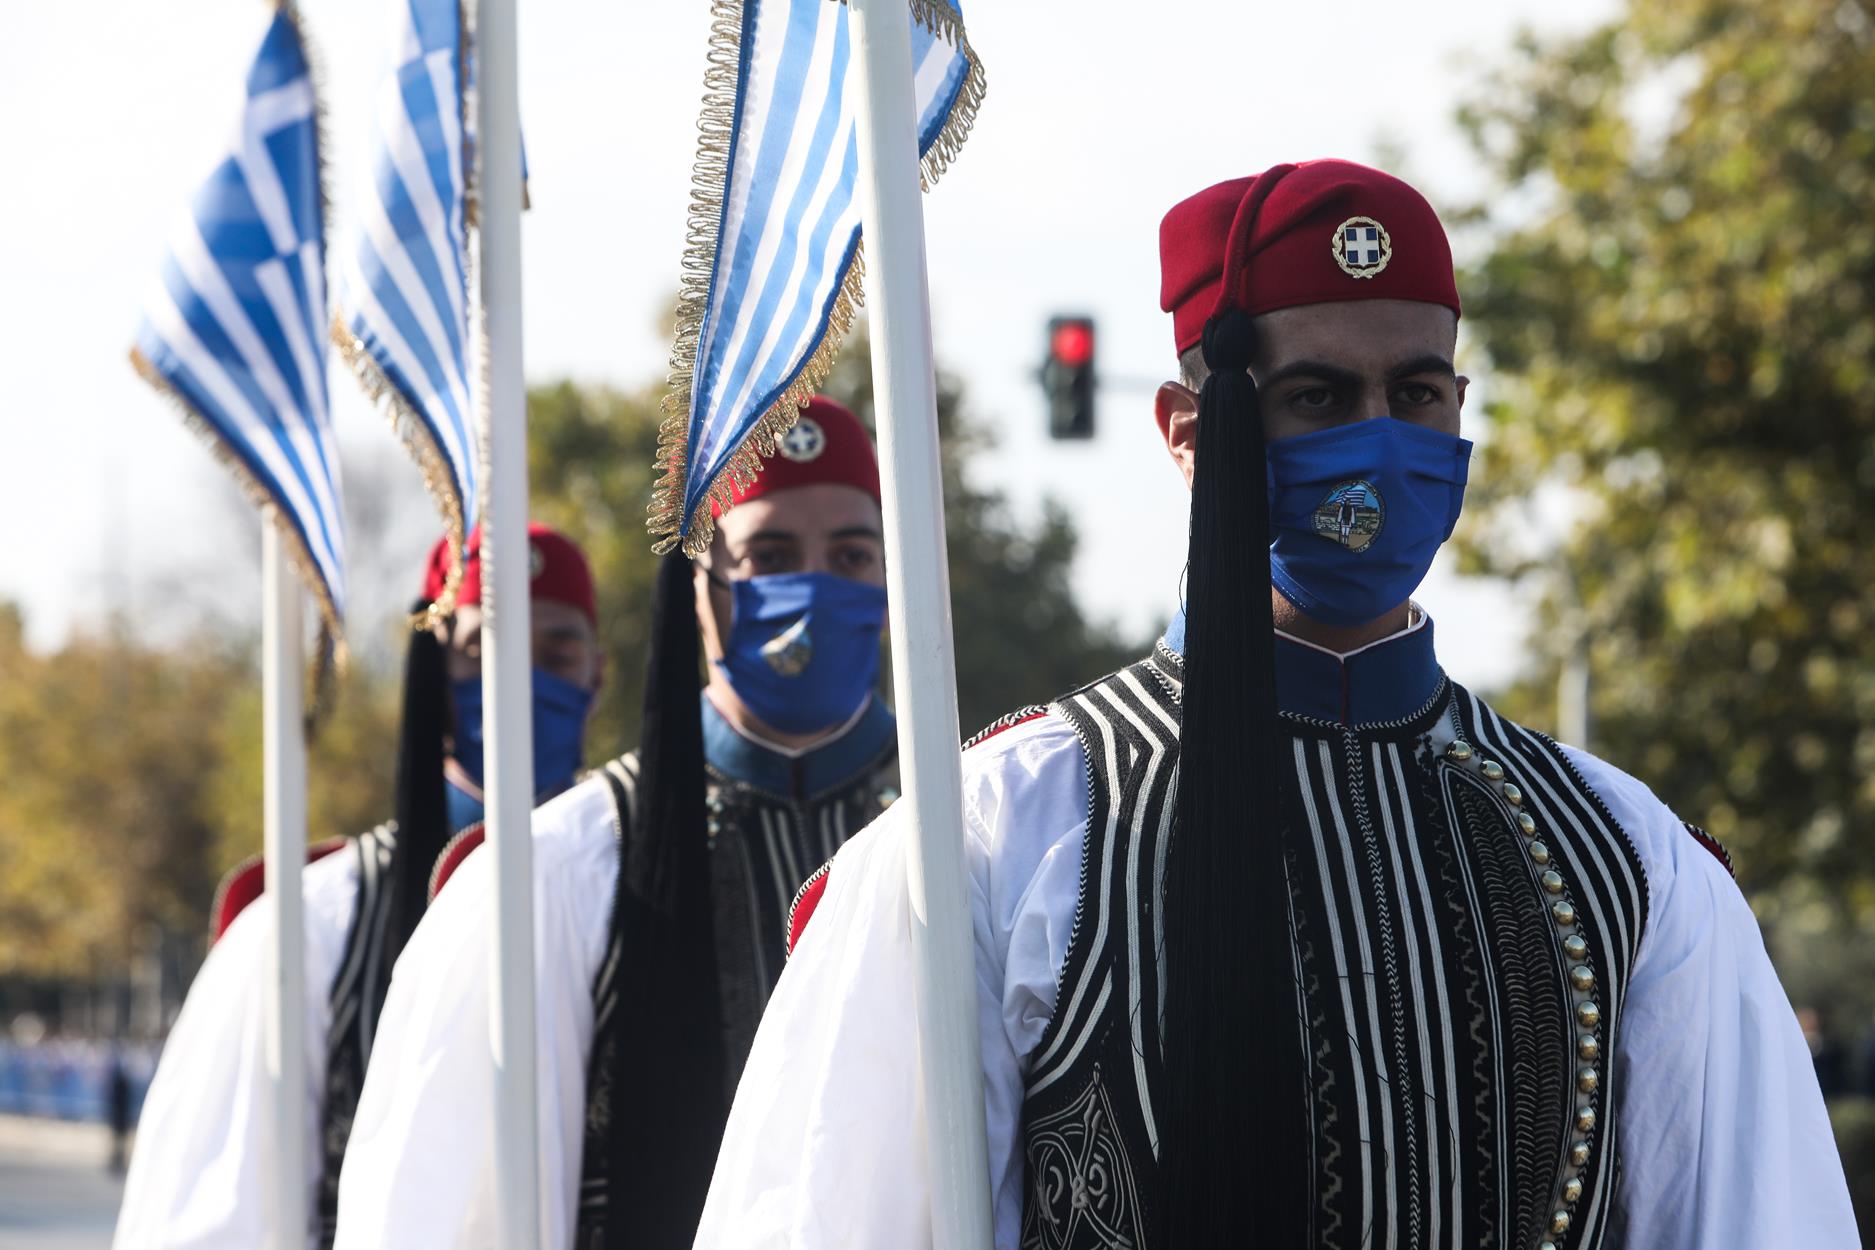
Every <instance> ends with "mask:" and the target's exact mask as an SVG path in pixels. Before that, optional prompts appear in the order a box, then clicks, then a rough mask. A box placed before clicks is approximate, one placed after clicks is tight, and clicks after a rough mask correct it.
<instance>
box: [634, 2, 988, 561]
mask: <svg viewBox="0 0 1875 1250" xmlns="http://www.w3.org/2000/svg"><path fill="white" fill-rule="evenodd" d="M906 7H907V9H908V11H909V13H910V21H911V24H912V64H913V70H914V73H915V75H916V88H917V104H918V117H919V131H918V140H919V153H920V155H921V156H922V157H923V164H924V181H925V185H926V186H927V187H928V186H930V184H931V183H932V182H934V181H935V180H936V179H937V177H938V175H939V174H940V173H942V172H943V170H944V168H945V167H946V166H947V165H948V164H949V163H950V160H951V158H952V157H954V156H955V155H956V153H957V150H958V148H959V147H961V146H962V144H963V141H964V138H965V136H966V135H967V134H968V133H969V129H970V125H971V122H972V121H973V120H974V119H975V116H976V111H977V107H978V105H979V104H980V103H981V101H982V98H983V87H984V80H983V67H982V65H981V64H980V63H979V62H978V60H977V57H976V54H975V53H974V52H973V51H971V48H970V45H969V42H968V41H967V40H966V39H965V38H964V28H963V14H962V11H961V10H960V9H959V7H958V5H957V3H956V0H908V2H907V5H906ZM715 14H716V20H715V27H714V30H713V33H712V35H711V40H710V54H709V66H710V68H709V70H708V72H707V73H706V74H705V79H704V81H705V97H704V104H703V121H702V131H703V136H702V141H701V145H700V151H699V155H698V158H697V165H696V176H695V179H694V184H695V187H694V190H693V191H692V194H691V205H690V231H689V240H690V246H689V248H688V250H687V252H686V254H685V257H684V273H683V278H682V284H681V286H680V289H679V303H678V314H677V338H676V342H675V344H674V346H673V347H672V349H671V386H672V392H671V397H670V399H669V400H668V401H667V413H666V417H665V421H664V425H663V428H662V430H661V434H660V439H659V447H658V463H659V465H660V467H661V468H662V469H663V472H664V476H663V477H662V478H661V479H660V481H659V482H658V487H657V494H656V497H655V499H654V501H653V503H652V507H651V531H652V533H653V534H654V535H656V536H657V538H658V539H659V540H660V541H659V544H658V545H659V549H660V550H665V549H668V548H670V547H672V546H675V545H677V544H679V543H681V544H682V545H683V547H684V548H685V550H687V551H690V552H691V553H692V554H695V553H697V552H700V551H701V550H702V549H703V548H704V547H705V546H706V545H707V544H708V543H709V539H710V532H711V518H710V502H711V499H712V498H714V499H716V500H717V501H718V502H719V503H723V504H727V503H728V501H729V497H730V490H731V483H732V482H733V483H735V484H738V485H741V484H746V483H748V482H749V481H750V480H752V479H753V478H754V476H755V474H756V473H757V471H759V470H760V468H761V458H762V457H763V456H767V455H771V454H773V451H774V446H775V441H776V439H778V438H779V437H780V436H781V435H783V434H785V433H786V432H787V430H788V428H789V427H790V426H791V425H793V424H794V419H795V416H796V414H797V413H798V412H799V411H800V407H801V405H802V404H804V403H806V402H807V400H808V398H809V397H810V396H811V395H812V394H813V392H814V390H815V388H816V387H818V386H819V385H820V383H821V382H822V381H823V380H824V379H825V378H826V376H827V371H828V370H829V369H830V368H831V367H832V364H833V355H834V352H835V351H837V350H838V348H839V345H840V341H841V339H842V338H844V337H845V335H846V332H847V329H848V328H849V326H850V324H851V322H852V318H853V313H854V310H855V309H856V308H857V307H858V305H859V302H860V273H861V269H860V220H859V203H858V199H857V186H856V184H857V179H858V172H859V138H858V134H857V131H856V111H857V104H858V86H857V82H856V80H855V79H856V68H855V67H854V65H853V63H852V62H853V52H854V49H853V44H852V36H851V32H850V27H849V22H848V12H847V7H846V5H845V4H844V3H837V2H836V0H715Z"/></svg>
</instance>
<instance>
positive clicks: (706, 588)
mask: <svg viewBox="0 0 1875 1250" xmlns="http://www.w3.org/2000/svg"><path fill="white" fill-rule="evenodd" d="M712 572H713V573H714V574H715V575H716V578H717V579H720V580H712V579H711V578H710V577H709V575H708V574H709V573H712ZM770 573H831V574H833V575H834V576H836V577H850V578H852V579H853V580H854V581H856V582H865V583H866V584H868V585H871V586H883V585H885V539H884V535H883V533H882V529H881V521H880V516H879V505H878V504H877V503H875V502H873V498H872V496H871V495H868V494H867V493H866V492H865V491H863V490H860V489H859V488H858V487H855V486H842V485H839V484H837V483H833V482H821V483H816V484H815V485H813V486H797V487H794V488H793V489H791V490H782V491H776V492H775V493H774V494H772V495H764V496H762V497H761V498H760V499H751V500H749V501H748V502H747V503H740V504H737V505H736V506H735V507H734V508H731V509H730V510H729V511H728V512H725V513H724V514H723V515H722V517H721V518H719V519H718V520H717V522H716V536H715V538H714V539H713V540H711V543H710V553H709V557H708V571H707V572H706V570H705V568H704V567H702V566H701V565H700V566H699V567H698V569H697V577H696V584H697V597H698V603H697V607H698V609H699V610H698V613H697V616H698V619H699V620H701V621H702V622H703V634H704V645H705V647H706V649H707V652H708V655H709V657H710V658H711V659H721V658H722V656H723V643H724V641H725V640H726V639H727V638H728V636H729V628H730V625H731V622H732V617H733V606H734V596H733V595H732V594H731V592H730V590H729V589H728V588H727V587H726V586H724V585H722V584H721V583H722V582H737V581H742V580H743V579H745V578H750V577H761V576H764V575H766V574H770Z"/></svg>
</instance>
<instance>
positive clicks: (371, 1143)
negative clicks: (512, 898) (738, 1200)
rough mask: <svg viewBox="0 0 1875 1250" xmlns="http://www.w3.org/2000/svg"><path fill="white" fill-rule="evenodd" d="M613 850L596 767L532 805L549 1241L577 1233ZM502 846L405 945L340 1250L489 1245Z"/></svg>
mask: <svg viewBox="0 0 1875 1250" xmlns="http://www.w3.org/2000/svg"><path fill="white" fill-rule="evenodd" d="M617 873H618V856H617V846H616V840H615V836H614V826H613V809H612V798H611V793H610V791H609V790H608V789H607V787H606V784H605V782H604V781H603V780H602V779H597V778H595V779H594V780H592V781H588V782H586V783H583V784H582V785H580V786H577V787H575V788H574V789H573V790H571V791H568V792H567V793H566V794H564V795H562V796H560V797H559V798H557V799H555V800H554V801H553V802H551V803H549V804H547V805H546V806H544V807H542V808H541V809H540V810H539V811H537V812H536V813H535V814H534V976H535V982H534V995H535V1046H536V1050H535V1055H536V1059H537V1063H538V1065H539V1066H538V1071H537V1077H536V1087H537V1101H536V1105H537V1108H538V1115H539V1133H540V1150H539V1164H538V1166H539V1177H540V1195H541V1200H540V1245H541V1246H542V1247H544V1248H548V1250H564V1247H566V1246H568V1245H570V1244H571V1241H572V1236H573V1226H574V1218H575V1214H576V1211H577V1207H578V1201H579V1170H580V1149H581V1145H582V1134H583V1132H584V1126H585V1119H586V1060H587V1056H588V1054H589V1052H590V1051H591V1048H592V982H593V976H594V974H595V973H596V971H597V969H598V966H599V961H600V959H601V958H602V957H603V954H604V948H605V941H606V931H607V924H608V922H609V920H610V916H611V903H612V886H613V882H614V881H615V880H616V879H617ZM494 909H495V857H494V854H493V852H492V851H490V850H488V849H487V848H482V849H480V850H477V851H476V852H475V853H474V854H472V855H470V856H469V858H468V859H467V860H466V861H465V862H464V863H463V865H462V866H461V867H460V868H459V869H458V870H457V871H456V873H455V875H454V876H452V877H451V878H450V880H449V883H448V885H447V886H446V887H445V888H444V890H443V892H442V893H441V894H440V895H438V897H437V899H436V902H435V903H434V904H432V905H431V907H430V909H429V910H428V911H427V912H426V913H425V914H424V917H423V920H422V922H421V923H420V924H419V925H418V926H417V930H416V932H415V933H414V934H412V935H411V938H410V941H409V943H408V944H407V945H406V946H405V947H404V952H403V955H402V956H401V957H400V958H399V959H398V961H397V967H396V970H395V971H394V972H393V974H392V977H391V987H390V993H389V994H388V995H387V996H386V998H385V1002H384V1014H383V1016H382V1018H381V1019H380V1021H379V1023H378V1032H377V1037H376V1040H375V1041H374V1042H373V1043H372V1051H371V1062H370V1065H369V1067H368V1068H367V1070H366V1073H365V1086H364V1090H363V1091H362V1093H361V1094H360V1097H359V1103H358V1114H357V1118H356V1119H355V1120H354V1121H353V1124H352V1135H351V1140H350V1142H349V1143H348V1144H347V1146H346V1150H345V1163H344V1167H343V1168H342V1170H341V1171H340V1174H339V1221H338V1238H337V1241H336V1243H335V1244H336V1246H337V1248H338V1250H408V1248H409V1247H413V1246H421V1247H424V1250H455V1248H465V1250H466V1248H468V1247H475V1248H477V1250H487V1248H489V1247H493V1246H494V1245H495V1244H496V1226H495V1210H494V1195H495V1189H496V1176H495V1150H494V1132H495V1126H494V1115H495V1105H494V1103H495V1075H494V1065H493V1061H492V1059H491V1057H490V1053H489V1041H488V1037H489V1010H490V1006H489V1004H490V1001H491V998H492V994H491V992H490V978H489V962H490V954H489V945H488V944H489V932H490V929H491V928H492V926H493V924H494Z"/></svg>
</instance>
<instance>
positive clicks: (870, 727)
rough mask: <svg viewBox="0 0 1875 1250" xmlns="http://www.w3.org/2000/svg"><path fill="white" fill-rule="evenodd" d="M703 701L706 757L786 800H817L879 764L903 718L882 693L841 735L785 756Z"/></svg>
mask: <svg viewBox="0 0 1875 1250" xmlns="http://www.w3.org/2000/svg"><path fill="white" fill-rule="evenodd" d="M699 697H701V698H702V699H703V758H704V759H705V760H706V761H708V763H709V765H710V767H711V768H713V769H715V770H716V771H717V772H719V773H722V774H723V775H724V776H726V777H728V778H730V779H731V780H734V781H740V782H744V783H746V784H748V785H751V786H754V787H755V788H756V789H758V790H766V791H768V792H769V793H770V794H776V795H780V796H781V797H783V798H793V799H812V798H818V797H819V796H821V795H823V794H826V793H827V792H828V791H830V790H837V789H839V788H840V787H842V786H845V785H847V784H848V783H850V782H852V781H854V780H856V779H857V778H858V777H860V776H861V775H862V774H864V773H866V772H867V771H869V770H871V769H873V768H876V767H877V766H878V764H879V761H880V759H881V758H882V757H884V756H885V755H886V754H888V753H889V752H890V751H891V749H892V748H893V747H894V746H896V745H897V742H898V720H897V718H896V717H894V716H893V715H892V710H891V709H890V708H888V707H886V705H885V703H884V702H883V701H882V700H881V699H880V698H879V697H878V696H877V695H871V696H868V698H867V700H866V710H865V711H863V712H861V713H860V715H859V719H858V720H856V721H854V722H853V724H852V725H851V726H850V727H849V728H847V729H846V730H845V731H843V732H842V733H841V734H840V735H839V736H837V737H835V738H832V739H830V740H829V741H826V742H823V743H821V744H820V745H819V746H816V747H810V748H809V749H808V750H806V751H804V752H803V753H801V754H800V755H784V754H782V753H781V752H780V751H777V750H775V749H774V748H773V747H769V746H765V745H763V744H762V743H760V742H757V741H755V740H754V739H752V738H748V737H745V736H744V735H742V734H741V733H739V732H738V731H737V730H736V728H735V727H734V726H732V725H731V724H730V723H729V722H728V721H727V720H725V719H723V714H722V713H721V712H719V711H717V710H716V705H715V704H713V703H711V702H710V701H709V698H708V697H707V696H699Z"/></svg>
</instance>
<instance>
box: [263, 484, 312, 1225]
mask: <svg viewBox="0 0 1875 1250" xmlns="http://www.w3.org/2000/svg"><path fill="white" fill-rule="evenodd" d="M277 522H278V517H277V514H276V509H275V508H274V507H273V506H272V505H269V506H267V507H265V508H263V509H261V518H260V530H261V585H262V590H261V594H262V601H261V651H262V655H261V699H262V705H263V713H262V716H263V720H264V722H265V735H264V738H263V746H262V752H263V758H264V763H263V765H262V769H263V782H262V786H263V794H264V796H265V797H264V800H263V803H264V817H263V821H264V823H263V828H264V830H265V832H264V835H263V837H264V846H263V857H264V860H265V865H266V866H265V873H266V877H265V880H266V892H267V896H268V897H269V898H270V899H272V900H273V908H274V939H273V947H272V949H271V950H270V951H269V952H268V976H267V985H266V996H267V999H266V1010H267V1024H266V1029H267V1039H266V1040H267V1083H268V1093H269V1100H270V1102H271V1105H272V1123H271V1125H270V1128H271V1131H270V1132H269V1134H268V1142H267V1149H268V1150H269V1151H270V1152H271V1159H272V1164H273V1166H272V1167H271V1168H270V1169H268V1178H267V1179H268V1186H269V1188H270V1190H271V1193H270V1195H269V1197H270V1198H271V1205H272V1208H273V1220H272V1222H271V1225H270V1227H269V1228H268V1229H267V1246H268V1248H269V1250H305V1247H306V1228H307V1200H308V1192H307V1191H308V1186H307V1171H306V1149H307V1123H306V994H305V984H306V965H305V960H304V955H303V953H302V952H303V949H304V946H305V931H304V929H303V928H302V923H303V922H302V920H301V912H302V911H303V907H302V901H303V900H302V898H301V895H300V870H301V869H302V868H303V867H304V865H305V863H306V731H305V722H304V719H303V709H302V706H301V704H302V698H301V683H302V682H304V681H305V680H306V674H305V667H304V665H303V663H302V662H301V655H300V651H301V638H300V602H301V599H300V596H301V590H300V586H299V582H298V580H297V579H296V578H295V577H294V575H293V569H292V567H291V566H290V565H289V563H288V561H287V557H286V539H285V538H284V537H283V536H282V535H281V533H280V527H279V525H278V523H277Z"/></svg>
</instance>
